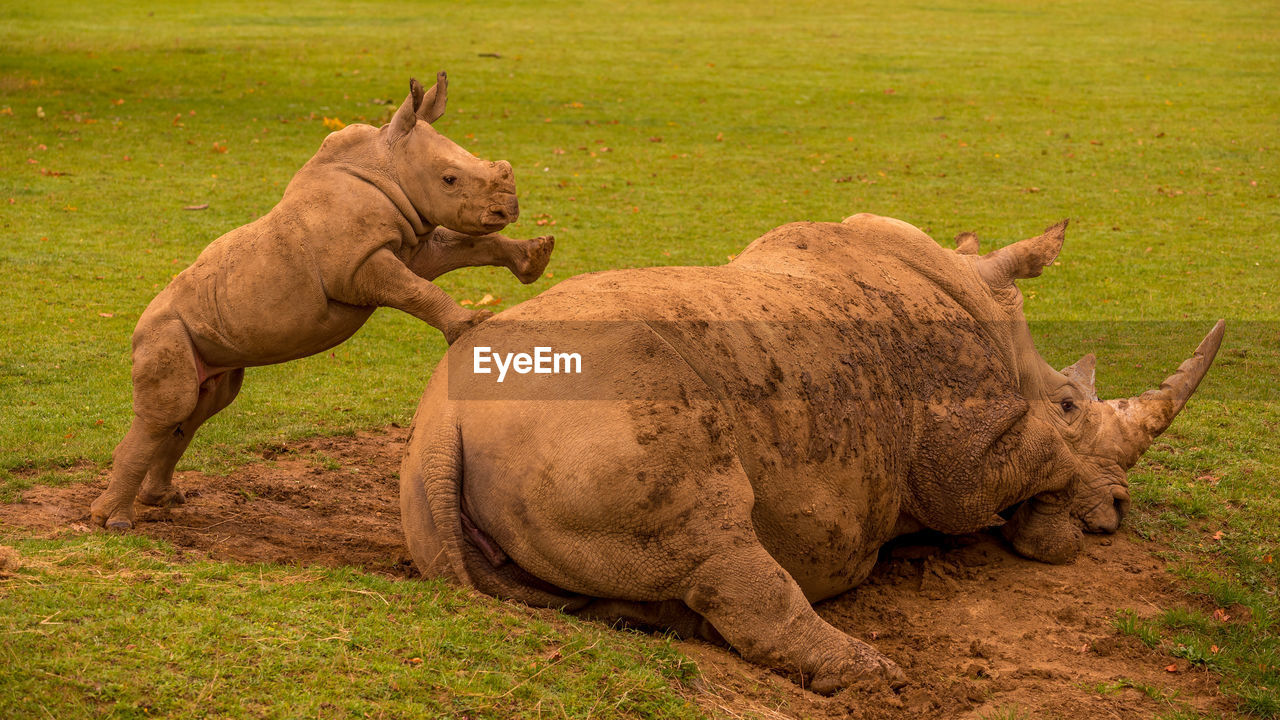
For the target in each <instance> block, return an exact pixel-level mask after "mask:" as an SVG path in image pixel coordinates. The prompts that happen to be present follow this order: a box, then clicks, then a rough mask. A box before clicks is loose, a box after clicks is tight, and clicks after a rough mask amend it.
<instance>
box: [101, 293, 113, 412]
mask: <svg viewBox="0 0 1280 720" xmlns="http://www.w3.org/2000/svg"><path fill="white" fill-rule="evenodd" d="M115 316H116V314H115V313H108V312H100V313H98V317H105V318H113V317H115ZM98 423H99V424H101V423H102V421H101V420H99V421H98Z"/></svg>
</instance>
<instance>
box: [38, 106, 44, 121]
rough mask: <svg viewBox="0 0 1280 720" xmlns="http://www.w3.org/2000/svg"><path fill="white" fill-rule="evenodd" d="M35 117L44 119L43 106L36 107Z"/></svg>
mask: <svg viewBox="0 0 1280 720" xmlns="http://www.w3.org/2000/svg"><path fill="white" fill-rule="evenodd" d="M36 117H38V118H40V119H41V120H43V119H44V108H42V107H37V108H36Z"/></svg>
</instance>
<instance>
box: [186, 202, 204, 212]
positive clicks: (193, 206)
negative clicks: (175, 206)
mask: <svg viewBox="0 0 1280 720" xmlns="http://www.w3.org/2000/svg"><path fill="white" fill-rule="evenodd" d="M182 209H183V210H208V209H209V203H201V204H200V205H187V206H186V207H184V208H182Z"/></svg>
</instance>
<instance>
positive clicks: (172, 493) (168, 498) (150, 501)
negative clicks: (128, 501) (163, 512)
mask: <svg viewBox="0 0 1280 720" xmlns="http://www.w3.org/2000/svg"><path fill="white" fill-rule="evenodd" d="M186 501H187V497H186V496H185V495H183V494H182V491H181V490H179V489H178V488H176V487H171V488H169V489H168V490H163V491H161V492H154V493H153V492H145V491H144V492H140V493H138V502H140V503H142V504H143V505H151V506H153V507H174V506H175V505H181V504H183V503H185V502H186Z"/></svg>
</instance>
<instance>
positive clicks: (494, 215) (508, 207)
mask: <svg viewBox="0 0 1280 720" xmlns="http://www.w3.org/2000/svg"><path fill="white" fill-rule="evenodd" d="M518 219H520V204H519V203H518V202H517V201H516V199H515V198H514V197H512V198H511V199H510V200H509V201H507V202H504V203H492V204H490V205H489V207H487V208H485V211H484V212H483V213H482V214H481V215H480V224H481V225H484V226H485V227H487V228H492V229H493V230H501V229H502V228H504V227H506V226H508V225H510V224H511V223H513V222H515V221H516V220H518Z"/></svg>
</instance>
